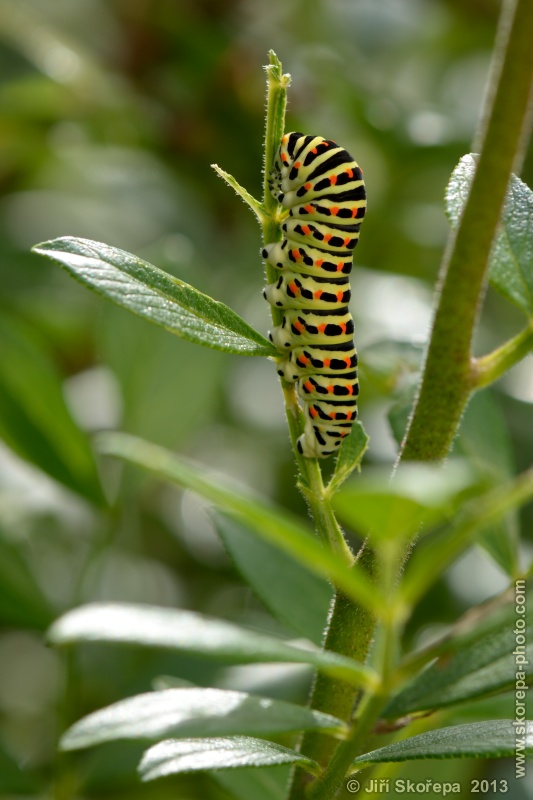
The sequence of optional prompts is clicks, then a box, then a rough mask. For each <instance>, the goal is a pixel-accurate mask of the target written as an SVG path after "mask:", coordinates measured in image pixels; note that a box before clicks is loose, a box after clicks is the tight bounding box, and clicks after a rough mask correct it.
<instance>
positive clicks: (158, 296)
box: [33, 236, 277, 356]
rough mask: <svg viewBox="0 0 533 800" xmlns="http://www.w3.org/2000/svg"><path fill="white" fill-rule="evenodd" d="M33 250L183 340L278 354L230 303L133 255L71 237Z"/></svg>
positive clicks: (243, 351) (236, 350)
mask: <svg viewBox="0 0 533 800" xmlns="http://www.w3.org/2000/svg"><path fill="white" fill-rule="evenodd" d="M33 249H34V251H35V252H36V253H40V254H41V255H43V256H46V257H48V258H51V259H52V260H53V261H57V263H58V264H60V265H61V266H62V267H63V268H64V269H66V270H67V272H70V273H71V275H73V276H74V277H75V278H77V279H78V280H79V281H81V283H83V284H85V285H86V286H88V287H89V288H90V289H94V291H96V292H98V293H99V294H103V295H104V296H105V297H108V298H109V299H110V300H113V302H115V303H117V304H118V305H119V306H123V307H124V308H127V309H128V310H129V311H133V313H134V314H138V315H139V316H140V317H144V318H145V319H147V320H150V322H154V323H155V324H156V325H160V326H161V327H163V328H166V330H169V331H171V332H172V333H175V334H177V335H178V336H181V337H182V338H183V339H188V340H189V341H191V342H195V343H196V344H202V345H205V346H206V347H213V348H215V349H216V350H224V351H225V352H227V353H240V354H241V355H246V356H275V355H276V354H277V351H276V350H275V349H274V347H273V346H272V345H271V344H270V342H268V341H267V339H265V338H264V336H262V335H261V334H260V333H258V331H256V330H255V329H254V328H252V327H251V326H250V325H248V323H247V322H245V321H244V320H243V319H242V318H241V317H239V315H238V314H236V313H235V311H232V310H231V308H228V306H226V305H224V303H220V302H218V301H217V300H213V299H212V298H211V297H208V296H207V295H205V294H202V292H199V291H198V290H197V289H194V288H193V287H192V286H189V285H188V284H187V283H183V281H180V280H178V279H177V278H174V276H172V275H169V274H168V273H167V272H163V270H161V269H158V268H157V267H154V266H153V265H152V264H149V263H148V262H147V261H143V260H142V259H140V258H137V257H136V256H134V255H132V254H131V253H126V252H125V251H124V250H118V249H117V248H116V247H109V246H108V245H106V244H102V243H101V242H93V241H92V240H90V239H76V238H74V237H70V236H65V237H62V238H60V239H54V240H53V241H50V242H43V243H42V244H39V245H36V246H35V247H34V248H33Z"/></svg>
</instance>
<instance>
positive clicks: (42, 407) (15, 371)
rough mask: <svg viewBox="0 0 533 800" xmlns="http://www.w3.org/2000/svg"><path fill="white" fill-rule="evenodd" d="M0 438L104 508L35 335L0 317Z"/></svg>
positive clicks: (85, 443)
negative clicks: (0, 343)
mask: <svg viewBox="0 0 533 800" xmlns="http://www.w3.org/2000/svg"><path fill="white" fill-rule="evenodd" d="M0 340H1V342H2V345H1V347H0V437H1V438H3V439H4V441H5V442H6V443H7V444H8V445H9V447H11V449H12V450H14V451H15V452H16V453H17V454H18V455H19V456H21V457H22V458H24V459H25V460H26V461H30V462H31V463H32V464H34V465H35V466H37V467H39V469H42V470H43V471H44V472H46V473H47V474H48V475H50V476H51V477H52V478H54V479H55V480H57V481H59V482H60V483H62V484H63V485H64V486H67V487H68V488H69V489H71V490H73V491H75V492H77V493H78V494H81V495H83V497H85V498H86V499H88V500H90V501H91V502H95V503H97V504H99V505H102V504H103V503H104V499H103V495H102V490H101V488H100V483H99V479H98V475H97V471H96V465H95V461H94V458H93V454H92V452H91V448H90V445H89V440H88V438H87V436H86V435H85V434H84V433H83V432H82V431H81V430H80V429H79V428H78V426H77V425H76V423H75V422H74V420H73V419H72V417H71V415H70V412H69V410H68V409H67V406H66V404H65V400H64V397H63V389H62V385H61V380H60V377H59V375H58V374H57V372H56V370H55V368H54V365H53V363H52V361H51V359H50V358H49V356H48V354H47V353H46V350H45V348H44V347H43V345H42V343H41V342H40V341H39V339H38V337H37V336H36V335H35V333H34V332H33V331H32V330H31V329H30V328H29V327H28V326H26V325H25V324H23V323H22V322H21V321H19V320H15V319H14V318H11V317H8V316H3V317H0Z"/></svg>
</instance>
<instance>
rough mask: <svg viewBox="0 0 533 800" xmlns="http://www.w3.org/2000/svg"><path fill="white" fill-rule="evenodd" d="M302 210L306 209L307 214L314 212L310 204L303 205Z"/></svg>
mask: <svg viewBox="0 0 533 800" xmlns="http://www.w3.org/2000/svg"><path fill="white" fill-rule="evenodd" d="M304 211H307V213H308V214H314V213H315V209H314V207H313V206H312V205H307V206H304Z"/></svg>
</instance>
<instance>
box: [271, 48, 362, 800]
mask: <svg viewBox="0 0 533 800" xmlns="http://www.w3.org/2000/svg"><path fill="white" fill-rule="evenodd" d="M266 69H267V73H268V93H267V121H266V133H265V164H264V170H265V171H264V180H263V201H262V208H263V209H264V211H265V217H264V219H263V220H262V229H263V241H264V243H265V244H268V243H270V242H277V241H280V239H281V224H280V219H281V215H282V213H283V211H282V210H281V209H280V206H279V204H278V202H277V200H276V198H275V197H273V195H272V194H271V192H270V188H269V185H268V180H269V177H270V172H271V170H272V167H273V165H274V160H275V157H276V153H277V149H278V147H279V144H280V141H281V138H282V136H283V132H284V127H285V108H286V96H287V88H288V86H289V80H290V79H289V76H288V75H283V74H282V67H281V63H280V61H279V60H278V58H277V57H276V56H275V54H274V53H272V52H271V53H270V64H269V66H267V68H266ZM266 276H267V282H268V283H273V282H274V281H276V280H277V278H278V274H277V272H276V269H275V268H274V267H273V266H271V265H270V264H268V263H267V264H266ZM282 316H283V312H282V311H281V310H280V309H277V308H275V307H273V308H272V321H273V322H274V324H276V325H277V324H279V323H280V322H281V320H282ZM281 385H282V389H283V395H284V399H285V410H286V414H287V421H288V425H289V432H290V437H291V442H292V447H293V450H294V454H295V458H296V463H297V465H298V470H299V480H298V484H299V488H300V490H301V491H302V493H303V495H304V496H305V498H306V501H307V504H308V506H309V510H310V512H311V515H312V517H313V521H314V523H315V527H316V531H317V534H318V536H319V537H320V538H321V539H322V540H323V541H324V542H325V544H327V545H328V546H329V547H330V548H332V549H333V550H335V551H336V552H338V553H339V554H340V555H341V556H343V557H344V559H345V561H346V563H347V564H348V565H350V566H353V568H354V569H361V564H360V563H359V562H357V563H356V560H355V558H354V556H353V554H352V552H351V550H350V548H349V547H348V544H347V543H346V541H345V539H344V535H343V533H342V530H341V529H340V526H339V524H338V522H337V520H336V518H335V515H334V513H333V510H332V508H331V494H332V493H331V492H330V491H328V490H327V488H326V487H325V486H324V483H323V480H322V472H321V470H320V466H319V463H318V460H317V459H315V458H305V457H304V456H302V455H301V454H300V453H299V452H298V449H297V447H296V442H297V439H298V437H299V436H300V434H301V433H302V431H303V414H302V410H301V408H300V405H299V403H298V399H297V394H296V388H295V385H294V384H292V383H287V382H285V381H283V380H282V381H281ZM367 558H368V554H367V553H365V554H364V559H361V560H365V559H367ZM372 633H373V621H372V619H371V616H370V614H369V612H368V611H367V610H366V609H363V608H361V607H360V606H358V605H357V604H355V603H354V602H353V600H351V599H350V598H348V597H346V595H344V594H342V593H341V592H337V594H336V596H335V598H334V601H333V603H332V610H331V614H330V618H329V624H328V629H327V631H326V637H325V647H327V649H330V650H333V651H335V652H337V653H342V654H344V655H347V656H351V657H353V658H356V659H357V660H358V661H361V662H363V661H364V660H365V658H366V655H367V652H368V648H369V645H370V641H371V638H372ZM356 698H357V690H354V688H353V687H351V686H349V685H348V684H346V683H345V682H343V681H339V680H337V679H335V678H331V677H324V676H318V677H317V679H316V681H315V685H314V688H313V692H312V695H311V698H310V701H309V704H310V706H311V707H312V708H315V709H322V710H324V711H326V710H327V711H328V713H330V714H335V715H336V716H337V717H339V718H340V719H343V720H345V721H348V720H349V719H350V718H351V715H352V712H353V708H354V704H355V701H356ZM335 744H336V743H335V741H334V740H333V739H332V737H328V736H325V735H322V736H320V735H317V736H312V735H310V736H305V737H304V739H303V741H302V747H301V751H302V753H304V754H306V753H307V752H313V753H314V754H315V756H316V758H317V760H318V761H319V762H320V763H321V764H322V765H326V764H327V763H328V761H329V758H330V756H331V753H332V751H333V749H334V747H335ZM309 779H310V776H308V775H307V773H304V772H303V770H297V771H296V775H295V780H294V783H293V785H292V787H291V792H290V797H291V798H292V800H296V798H302V797H303V795H304V792H305V789H306V786H307V783H308V781H309Z"/></svg>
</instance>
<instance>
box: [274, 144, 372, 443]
mask: <svg viewBox="0 0 533 800" xmlns="http://www.w3.org/2000/svg"><path fill="white" fill-rule="evenodd" d="M269 187H270V191H271V192H272V194H273V195H274V197H276V198H277V200H278V201H279V203H281V205H282V206H283V207H284V208H286V209H288V211H289V214H288V216H287V218H286V219H285V221H284V223H283V225H282V231H283V236H284V238H283V240H282V241H281V242H276V243H273V244H266V245H265V246H264V248H263V250H262V255H263V258H264V259H265V260H266V261H268V262H269V263H270V264H272V265H273V266H274V267H276V269H279V270H281V276H280V278H279V279H278V280H277V281H275V282H274V283H271V284H269V285H268V286H266V287H265V289H264V291H263V295H264V297H265V298H266V299H267V300H268V302H269V303H270V304H271V305H273V306H275V307H279V308H283V309H285V313H284V315H283V320H282V323H281V325H278V326H277V327H276V328H274V329H273V330H272V331H271V332H270V340H271V341H272V342H273V343H274V344H275V346H276V347H277V348H278V350H280V351H281V352H282V353H283V355H282V356H280V358H279V359H278V373H279V374H280V375H281V376H283V377H284V378H285V380H286V381H289V382H296V383H297V390H298V395H299V397H300V399H301V402H302V405H303V410H304V415H305V420H306V422H305V429H304V433H303V434H302V436H300V438H299V439H298V450H299V451H300V453H302V454H303V455H304V456H306V457H308V458H325V457H326V456H329V455H331V454H332V453H334V452H335V450H336V449H337V448H338V447H339V445H340V443H341V442H342V439H343V437H344V436H346V435H347V434H348V433H349V432H350V430H351V427H352V425H353V423H354V421H355V419H356V417H357V395H358V392H359V384H358V381H357V369H356V367H357V353H356V350H355V345H354V341H353V319H352V316H351V314H350V312H349V310H348V307H347V304H348V302H349V300H350V295H351V292H350V285H349V278H348V275H349V274H350V271H351V268H352V251H353V249H354V247H355V245H356V244H357V241H358V239H359V230H360V227H361V222H362V220H363V217H364V215H365V212H366V193H365V184H364V181H363V175H362V172H361V169H360V167H359V165H358V164H357V163H356V162H355V161H354V159H353V158H352V157H351V155H350V154H349V153H348V152H347V151H346V150H344V149H343V148H342V147H339V146H338V145H337V144H336V143H335V142H333V141H331V140H329V139H323V138H322V137H321V136H306V135H304V134H303V133H297V132H295V133H287V134H285V136H284V137H283V139H282V140H281V144H280V146H279V150H278V153H277V156H276V160H275V164H274V168H273V170H272V172H271V174H270V178H269Z"/></svg>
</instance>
